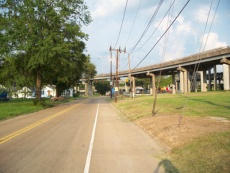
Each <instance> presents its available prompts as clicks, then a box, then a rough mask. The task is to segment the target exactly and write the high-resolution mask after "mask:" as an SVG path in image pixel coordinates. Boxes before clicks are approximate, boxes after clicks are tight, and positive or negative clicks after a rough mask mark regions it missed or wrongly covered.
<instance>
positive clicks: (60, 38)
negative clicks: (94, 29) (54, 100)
mask: <svg viewBox="0 0 230 173" xmlns="http://www.w3.org/2000/svg"><path fill="white" fill-rule="evenodd" d="M0 11H1V12H0V22H1V23H0V25H1V26H0V38H1V42H0V43H1V48H0V55H1V56H2V58H3V60H4V63H3V65H2V66H1V67H0V71H1V78H2V79H6V80H14V81H16V82H17V83H18V82H21V83H23V84H24V83H25V82H26V79H29V81H34V82H35V86H36V97H37V98H38V99H40V98H41V88H42V86H43V85H44V84H46V83H50V82H53V83H56V84H58V83H61V84H63V83H64V84H65V85H70V83H73V81H74V80H77V79H79V78H80V76H81V73H82V72H83V70H84V69H83V67H84V64H85V63H86V61H87V56H85V55H84V54H83V51H84V50H85V43H84V42H83V41H84V40H87V35H86V34H85V33H83V32H82V31H81V26H82V25H87V24H89V23H90V21H91V18H90V14H89V12H88V11H87V6H86V5H85V4H84V1H83V0H49V1H47V0H28V1H26V0H7V1H6V2H5V3H2V4H0ZM9 66H10V67H11V69H8V68H7V67H9ZM10 70H12V71H10ZM2 72H4V73H2ZM9 74H10V75H12V76H11V78H9V77H7V76H8V75H9ZM18 76H20V78H18ZM19 79H20V80H19ZM2 81H3V80H2Z"/></svg>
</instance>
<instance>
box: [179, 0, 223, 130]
mask: <svg viewBox="0 0 230 173" xmlns="http://www.w3.org/2000/svg"><path fill="white" fill-rule="evenodd" d="M219 3H220V0H218V3H217V6H216V9H215V13H214V16H213V19H212V22H211V26H210V28H209V32H208V35H207V38H206V40H205V43H204V46H203V50H202V44H203V40H204V35H205V31H206V28H207V25H208V21H209V17H210V13H211V9H212V4H213V0H212V2H211V5H210V8H209V12H208V16H207V20H206V23H205V28H204V32H203V35H202V41H201V45H200V49H199V53H198V59H197V63H196V64H195V67H194V70H193V75H192V79H191V85H190V89H192V88H193V86H194V85H195V76H196V73H197V71H198V70H199V66H200V60H201V57H200V54H201V50H202V52H204V50H205V47H206V44H207V40H208V37H209V35H210V31H211V28H212V25H213V22H214V19H215V16H216V12H217V9H218V7H219ZM209 82H210V81H209ZM188 100H189V97H187V98H186V100H185V102H184V105H183V106H182V111H181V114H180V117H179V121H178V126H180V124H181V119H182V115H183V113H184V111H185V107H186V105H187V103H188Z"/></svg>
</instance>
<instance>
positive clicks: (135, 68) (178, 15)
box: [132, 0, 190, 71]
mask: <svg viewBox="0 0 230 173" xmlns="http://www.w3.org/2000/svg"><path fill="white" fill-rule="evenodd" d="M189 2H190V0H188V1H187V2H186V4H185V5H184V6H183V8H182V9H181V10H180V12H179V13H178V14H177V16H176V17H175V18H174V20H173V21H172V23H171V24H170V25H169V26H168V28H167V29H166V30H165V32H164V33H163V34H162V35H161V37H160V38H159V39H158V40H157V42H156V43H155V44H154V45H153V47H152V48H151V49H150V50H149V52H148V53H147V54H146V55H145V56H144V57H143V58H142V60H141V61H140V62H139V63H138V64H137V65H136V66H135V67H134V68H133V69H132V71H133V70H135V69H136V68H137V67H138V66H139V65H140V64H141V63H142V62H143V61H144V60H145V58H146V57H147V56H148V55H149V54H150V53H151V52H152V50H153V49H154V48H155V47H156V45H157V44H158V43H159V42H160V40H161V39H162V38H163V36H164V35H165V34H166V33H167V32H168V30H169V29H170V28H171V26H172V25H173V24H174V22H175V21H176V19H177V18H178V17H179V15H180V14H181V13H182V11H183V10H184V9H185V7H186V6H187V5H188V3H189Z"/></svg>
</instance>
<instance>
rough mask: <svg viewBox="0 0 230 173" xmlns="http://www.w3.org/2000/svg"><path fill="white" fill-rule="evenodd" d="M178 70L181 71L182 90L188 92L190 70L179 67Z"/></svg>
mask: <svg viewBox="0 0 230 173" xmlns="http://www.w3.org/2000/svg"><path fill="white" fill-rule="evenodd" d="M177 70H179V71H180V90H181V92H184V93H187V92H188V71H187V70H186V69H185V68H182V67H180V66H179V67H178V68H177Z"/></svg>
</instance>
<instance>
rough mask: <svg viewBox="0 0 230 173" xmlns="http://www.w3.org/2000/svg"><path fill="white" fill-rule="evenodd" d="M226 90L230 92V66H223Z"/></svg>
mask: <svg viewBox="0 0 230 173" xmlns="http://www.w3.org/2000/svg"><path fill="white" fill-rule="evenodd" d="M223 68H224V69H223V80H224V90H230V65H228V64H223Z"/></svg>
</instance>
